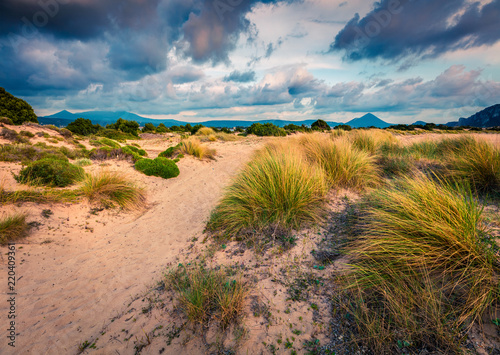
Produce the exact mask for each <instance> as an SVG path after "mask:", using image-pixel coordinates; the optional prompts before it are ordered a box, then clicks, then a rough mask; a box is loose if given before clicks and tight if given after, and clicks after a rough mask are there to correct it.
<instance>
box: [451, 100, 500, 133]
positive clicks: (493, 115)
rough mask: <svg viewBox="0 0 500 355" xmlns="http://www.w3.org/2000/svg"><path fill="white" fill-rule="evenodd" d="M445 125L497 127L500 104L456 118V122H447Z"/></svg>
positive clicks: (499, 116) (499, 122)
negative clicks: (468, 115) (466, 116)
mask: <svg viewBox="0 0 500 355" xmlns="http://www.w3.org/2000/svg"><path fill="white" fill-rule="evenodd" d="M447 125H448V126H451V127H455V126H471V127H482V128H486V127H498V126H500V104H497V105H493V106H490V107H487V108H485V109H484V110H482V111H480V112H478V113H476V114H474V115H472V116H470V117H469V118H463V117H462V118H460V119H459V120H458V122H448V123H447Z"/></svg>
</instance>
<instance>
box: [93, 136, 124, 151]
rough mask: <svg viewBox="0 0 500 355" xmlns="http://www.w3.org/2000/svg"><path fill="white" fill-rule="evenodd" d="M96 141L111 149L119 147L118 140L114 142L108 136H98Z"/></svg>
mask: <svg viewBox="0 0 500 355" xmlns="http://www.w3.org/2000/svg"><path fill="white" fill-rule="evenodd" d="M97 142H99V143H100V144H101V145H105V146H107V147H110V148H113V149H120V147H121V146H120V144H118V142H115V141H114V140H112V139H109V138H99V139H98V140H97Z"/></svg>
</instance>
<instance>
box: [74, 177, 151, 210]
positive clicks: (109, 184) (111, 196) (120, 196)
mask: <svg viewBox="0 0 500 355" xmlns="http://www.w3.org/2000/svg"><path fill="white" fill-rule="evenodd" d="M80 190H81V192H82V193H83V195H84V196H85V197H86V198H87V199H88V200H89V201H90V202H91V203H98V204H99V205H102V206H105V207H114V206H117V205H118V206H119V207H121V208H123V209H126V210H138V209H142V208H144V207H145V205H146V194H145V191H144V189H143V188H140V187H138V186H137V185H136V184H135V183H134V182H133V181H132V179H130V178H129V177H127V176H126V175H124V174H123V173H119V172H114V171H108V170H101V171H99V172H97V173H93V174H87V175H86V176H85V178H84V180H83V182H82V185H81V187H80Z"/></svg>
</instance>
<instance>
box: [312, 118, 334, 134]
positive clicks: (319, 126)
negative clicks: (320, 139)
mask: <svg viewBox="0 0 500 355" xmlns="http://www.w3.org/2000/svg"><path fill="white" fill-rule="evenodd" d="M311 128H312V129H314V130H317V131H325V130H328V131H329V130H330V129H331V128H330V126H329V125H328V123H326V122H325V121H323V120H317V121H316V122H314V123H313V124H312V125H311Z"/></svg>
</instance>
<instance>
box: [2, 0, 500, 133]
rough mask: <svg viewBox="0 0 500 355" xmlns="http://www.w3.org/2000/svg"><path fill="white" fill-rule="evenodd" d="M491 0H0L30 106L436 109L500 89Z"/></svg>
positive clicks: (9, 61)
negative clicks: (375, 0)
mask: <svg viewBox="0 0 500 355" xmlns="http://www.w3.org/2000/svg"><path fill="white" fill-rule="evenodd" d="M499 19H500V0H493V1H491V0H480V1H476V0H380V1H377V2H374V1H371V0H351V1H343V0H282V1H278V0H275V1H273V0H260V1H258V0H120V1H115V0H1V2H0V86H1V87H4V88H5V89H6V90H7V91H9V92H10V93H12V94H14V95H16V96H19V97H22V98H23V99H25V100H26V101H28V102H29V103H30V104H31V105H32V106H33V108H34V109H35V112H36V113H37V114H38V115H39V116H44V115H49V114H53V113H55V112H58V111H61V110H68V111H71V112H82V111H90V110H110V111H130V112H134V113H136V114H139V115H142V116H145V117H150V118H162V119H177V120H182V121H189V122H199V121H205V120H217V119H220V120H231V119H234V120H265V119H283V120H292V121H300V120H306V119H308V120H309V119H314V120H315V119H323V120H326V121H335V122H347V121H348V120H350V119H353V118H356V117H360V116H362V115H364V114H366V113H368V112H371V113H373V114H375V115H377V116H378V117H379V118H381V119H383V120H385V121H387V122H391V123H413V122H415V121H417V120H421V121H425V122H435V123H446V122H449V121H456V120H458V118H460V117H469V116H470V115H472V114H474V113H475V112H477V111H479V110H482V109H484V108H485V107H488V106H491V105H494V104H498V103H500V20H499Z"/></svg>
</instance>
